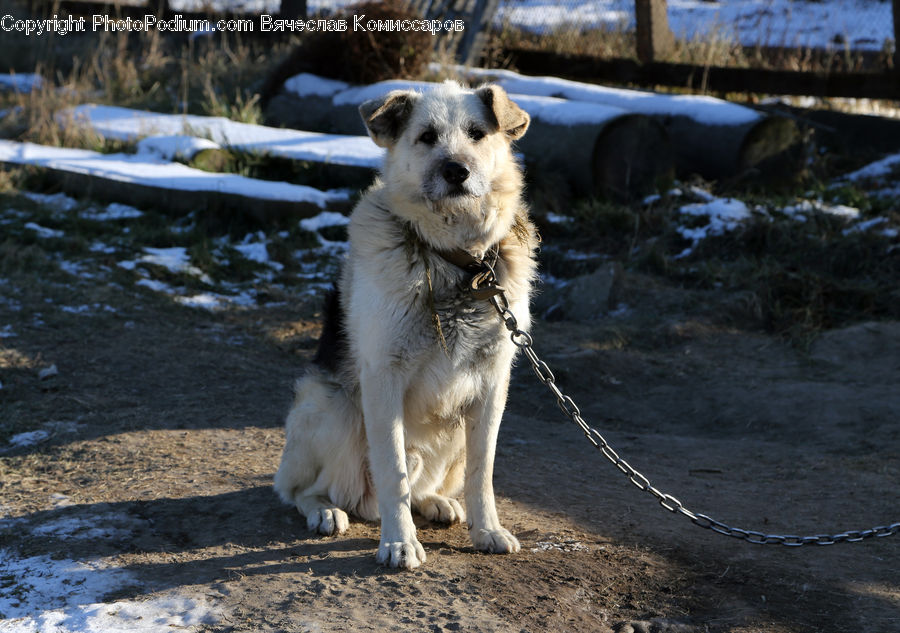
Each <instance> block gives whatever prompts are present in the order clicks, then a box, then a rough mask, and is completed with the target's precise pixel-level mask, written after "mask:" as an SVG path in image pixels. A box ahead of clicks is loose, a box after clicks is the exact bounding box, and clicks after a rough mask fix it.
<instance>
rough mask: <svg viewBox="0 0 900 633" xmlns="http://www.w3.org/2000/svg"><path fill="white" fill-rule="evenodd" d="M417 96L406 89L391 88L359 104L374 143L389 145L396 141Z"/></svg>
mask: <svg viewBox="0 0 900 633" xmlns="http://www.w3.org/2000/svg"><path fill="white" fill-rule="evenodd" d="M418 96H419V95H418V94H416V93H414V92H410V91H408V90H392V91H391V92H389V93H387V94H386V95H384V96H383V97H379V98H378V99H371V100H369V101H365V102H363V103H362V104H361V105H360V106H359V114H360V116H362V120H363V123H365V124H366V129H367V130H368V131H369V136H371V137H372V140H373V141H375V144H376V145H378V146H379V147H391V146H392V145H393V144H394V143H395V142H396V141H397V139H398V138H399V137H400V134H402V133H403V128H404V127H405V126H406V123H407V121H409V115H410V114H411V113H412V109H413V104H414V103H415V101H416V99H417V98H418Z"/></svg>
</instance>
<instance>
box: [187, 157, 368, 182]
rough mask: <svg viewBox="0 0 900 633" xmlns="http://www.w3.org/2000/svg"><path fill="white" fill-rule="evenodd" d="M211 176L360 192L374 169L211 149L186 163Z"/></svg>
mask: <svg viewBox="0 0 900 633" xmlns="http://www.w3.org/2000/svg"><path fill="white" fill-rule="evenodd" d="M186 164H187V165H189V166H190V167H194V168H196V169H202V170H203V171H209V172H214V173H242V174H246V175H248V176H251V177H253V178H260V179H262V180H277V181H284V182H292V183H295V184H301V185H307V186H309V187H316V188H317V189H339V188H350V189H362V188H364V187H366V186H368V185H369V184H371V182H372V178H373V177H374V176H375V170H374V169H372V168H369V167H357V166H354V165H340V164H337V163H326V162H316V161H304V160H294V159H291V158H284V157H281V156H274V155H272V154H256V153H250V152H241V151H239V150H235V149H226V148H215V149H213V148H211V149H204V150H201V151H199V152H197V153H196V154H195V155H194V156H193V157H192V158H191V159H190V160H188V161H187V163H186Z"/></svg>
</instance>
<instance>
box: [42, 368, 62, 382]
mask: <svg viewBox="0 0 900 633" xmlns="http://www.w3.org/2000/svg"><path fill="white" fill-rule="evenodd" d="M58 375H59V369H57V368H56V365H50V366H49V367H45V368H44V369H42V370H40V371H39V372H38V380H47V379H48V378H53V377H54V376H58Z"/></svg>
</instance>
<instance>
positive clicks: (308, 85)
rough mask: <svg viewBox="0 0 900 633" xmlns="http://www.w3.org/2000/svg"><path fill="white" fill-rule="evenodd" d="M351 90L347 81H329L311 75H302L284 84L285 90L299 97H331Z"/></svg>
mask: <svg viewBox="0 0 900 633" xmlns="http://www.w3.org/2000/svg"><path fill="white" fill-rule="evenodd" d="M349 88H350V84H348V83H347V82H346V81H338V80H336V79H327V78H325V77H319V76H318V75H312V74H310V73H300V74H299V75H295V76H293V77H291V78H290V79H288V80H287V81H285V82H284V89H285V90H289V91H290V92H293V93H294V94H295V95H297V96H299V97H330V96H332V95H334V94H337V93H338V92H341V91H343V90H347V89H349Z"/></svg>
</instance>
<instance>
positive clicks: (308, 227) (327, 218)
mask: <svg viewBox="0 0 900 633" xmlns="http://www.w3.org/2000/svg"><path fill="white" fill-rule="evenodd" d="M347 224H350V218H348V217H347V216H346V215H343V214H341V213H337V212H335V211H323V212H322V213H320V214H318V215H315V216H313V217H311V218H305V219H303V220H300V228H301V229H303V230H304V231H310V232H313V233H314V232H316V231H318V230H319V229H323V228H325V227H327V226H346V225H347Z"/></svg>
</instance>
